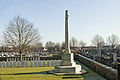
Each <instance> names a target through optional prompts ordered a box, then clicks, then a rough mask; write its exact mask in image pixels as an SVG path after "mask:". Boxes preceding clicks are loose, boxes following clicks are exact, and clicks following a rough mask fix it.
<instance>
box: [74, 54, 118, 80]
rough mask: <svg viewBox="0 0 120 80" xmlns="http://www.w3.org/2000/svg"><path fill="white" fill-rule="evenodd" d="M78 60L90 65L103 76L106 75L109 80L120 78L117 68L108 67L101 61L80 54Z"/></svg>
mask: <svg viewBox="0 0 120 80" xmlns="http://www.w3.org/2000/svg"><path fill="white" fill-rule="evenodd" d="M76 58H77V60H78V61H80V62H81V63H82V64H84V65H86V66H88V67H89V68H91V69H92V70H93V71H95V72H97V73H98V74H100V75H101V76H103V77H105V78H106V79H107V80H118V79H117V77H118V73H117V70H116V69H113V68H112V67H108V66H106V65H103V64H101V63H99V62H96V61H94V60H91V59H89V58H86V57H84V56H82V55H80V54H78V55H77V56H76Z"/></svg>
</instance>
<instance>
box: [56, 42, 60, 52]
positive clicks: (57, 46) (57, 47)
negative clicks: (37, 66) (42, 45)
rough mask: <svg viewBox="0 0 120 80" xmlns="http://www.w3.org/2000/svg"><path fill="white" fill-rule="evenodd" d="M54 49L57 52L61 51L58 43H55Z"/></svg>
mask: <svg viewBox="0 0 120 80" xmlns="http://www.w3.org/2000/svg"><path fill="white" fill-rule="evenodd" d="M55 48H56V49H57V50H58V51H60V50H61V46H60V43H59V42H57V43H56V44H55Z"/></svg>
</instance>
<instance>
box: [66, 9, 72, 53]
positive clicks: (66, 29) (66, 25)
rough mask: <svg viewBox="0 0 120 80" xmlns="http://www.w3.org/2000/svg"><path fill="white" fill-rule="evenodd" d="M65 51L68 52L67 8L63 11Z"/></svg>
mask: <svg viewBox="0 0 120 80" xmlns="http://www.w3.org/2000/svg"><path fill="white" fill-rule="evenodd" d="M65 52H66V53H71V52H70V44H69V31H68V10H66V12H65Z"/></svg>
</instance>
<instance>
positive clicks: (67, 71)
mask: <svg viewBox="0 0 120 80" xmlns="http://www.w3.org/2000/svg"><path fill="white" fill-rule="evenodd" d="M49 73H52V74H55V75H81V74H85V73H87V71H85V70H81V66H80V65H75V66H55V67H54V70H51V71H49Z"/></svg>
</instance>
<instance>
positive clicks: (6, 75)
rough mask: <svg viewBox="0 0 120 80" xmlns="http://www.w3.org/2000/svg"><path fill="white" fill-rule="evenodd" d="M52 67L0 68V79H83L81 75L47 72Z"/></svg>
mask: <svg viewBox="0 0 120 80" xmlns="http://www.w3.org/2000/svg"><path fill="white" fill-rule="evenodd" d="M53 68H54V67H21V68H0V80H21V79H22V80H84V79H83V78H82V76H80V75H79V76H56V75H53V74H47V71H49V70H52V69H53ZM71 77H72V78H71Z"/></svg>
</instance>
